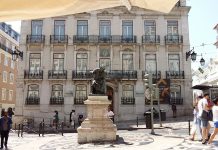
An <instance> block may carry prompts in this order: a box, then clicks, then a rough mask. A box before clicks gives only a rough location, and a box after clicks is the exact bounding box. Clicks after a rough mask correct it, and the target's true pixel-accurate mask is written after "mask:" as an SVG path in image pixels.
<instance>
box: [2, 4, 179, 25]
mask: <svg viewBox="0 0 218 150" xmlns="http://www.w3.org/2000/svg"><path fill="white" fill-rule="evenodd" d="M176 2H178V0H1V2H0V21H14V20H25V19H37V18H46V17H54V16H63V15H69V14H76V13H82V12H89V11H93V10H98V9H104V8H110V7H117V6H126V7H127V8H128V9H129V10H130V9H131V7H132V6H137V7H141V8H145V9H149V10H154V11H159V12H164V13H168V12H170V10H171V9H172V8H173V7H174V6H175V4H176Z"/></svg>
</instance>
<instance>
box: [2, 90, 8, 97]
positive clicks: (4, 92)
mask: <svg viewBox="0 0 218 150" xmlns="http://www.w3.org/2000/svg"><path fill="white" fill-rule="evenodd" d="M6 98H7V93H6V88H2V100H6Z"/></svg>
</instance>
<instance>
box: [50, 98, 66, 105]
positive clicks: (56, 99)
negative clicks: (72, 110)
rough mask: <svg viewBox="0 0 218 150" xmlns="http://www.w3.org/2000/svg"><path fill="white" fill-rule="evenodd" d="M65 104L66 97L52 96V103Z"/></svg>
mask: <svg viewBox="0 0 218 150" xmlns="http://www.w3.org/2000/svg"><path fill="white" fill-rule="evenodd" d="M63 104H64V97H51V98H50V105H63Z"/></svg>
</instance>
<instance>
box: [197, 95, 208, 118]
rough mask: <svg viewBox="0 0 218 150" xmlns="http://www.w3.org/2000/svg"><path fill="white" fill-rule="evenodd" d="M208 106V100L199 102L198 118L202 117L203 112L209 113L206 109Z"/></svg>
mask: <svg viewBox="0 0 218 150" xmlns="http://www.w3.org/2000/svg"><path fill="white" fill-rule="evenodd" d="M206 105H208V102H207V99H206V98H202V99H200V100H199V102H198V117H201V114H202V112H203V110H205V111H208V110H206V109H205V106H206Z"/></svg>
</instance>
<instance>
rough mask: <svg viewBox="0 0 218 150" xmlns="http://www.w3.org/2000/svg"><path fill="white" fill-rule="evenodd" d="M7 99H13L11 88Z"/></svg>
mask: <svg viewBox="0 0 218 150" xmlns="http://www.w3.org/2000/svg"><path fill="white" fill-rule="evenodd" d="M8 100H9V101H12V100H13V90H9V98H8Z"/></svg>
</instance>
